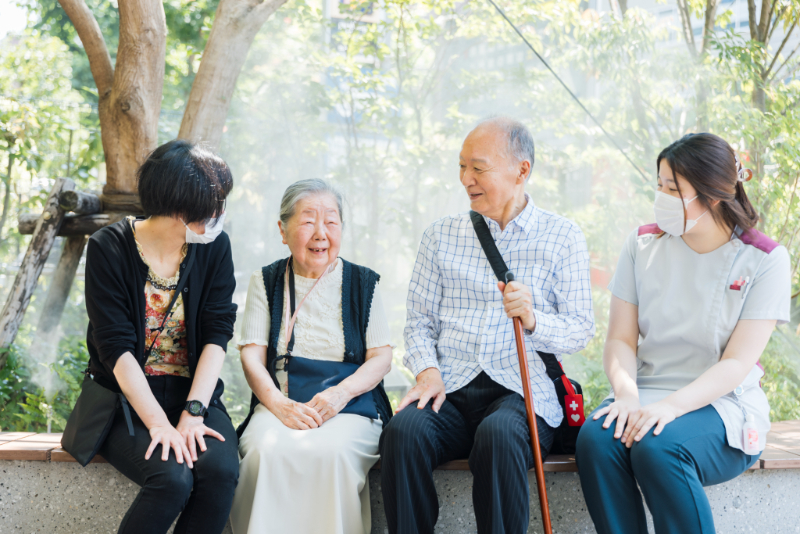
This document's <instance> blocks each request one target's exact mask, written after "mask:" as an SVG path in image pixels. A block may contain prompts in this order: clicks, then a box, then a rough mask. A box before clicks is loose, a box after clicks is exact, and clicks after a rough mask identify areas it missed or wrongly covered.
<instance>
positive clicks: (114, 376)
mask: <svg viewBox="0 0 800 534" xmlns="http://www.w3.org/2000/svg"><path fill="white" fill-rule="evenodd" d="M232 187H233V178H232V177H231V173H230V170H229V169H228V166H227V165H226V164H225V162H224V161H222V159H220V158H219V157H217V156H215V155H214V154H212V153H210V152H208V151H206V150H204V149H202V148H199V147H197V146H194V145H192V144H191V143H189V142H186V141H180V140H178V141H171V142H169V143H166V144H164V145H162V146H160V147H159V148H157V149H156V150H155V151H154V152H153V153H152V154H151V155H150V157H149V158H148V159H147V161H146V162H145V163H144V164H143V165H142V167H141V168H140V169H139V196H140V198H141V202H142V207H143V209H144V212H145V214H146V215H147V218H136V219H135V218H133V217H129V218H127V219H125V220H122V221H120V222H118V223H115V224H112V225H110V226H108V227H106V228H103V229H102V230H100V231H99V232H97V233H95V234H94V235H93V236H92V237H91V239H90V240H89V245H88V249H87V253H86V310H87V312H88V314H89V329H88V334H87V346H88V349H89V355H90V371H91V374H93V375H94V379H95V381H97V382H98V383H100V384H101V385H103V386H105V387H106V388H108V389H111V390H113V391H122V393H124V394H125V396H126V397H127V399H128V402H129V403H130V406H131V408H132V409H133V410H132V411H133V413H132V414H131V415H132V417H131V419H132V423H133V430H134V436H131V435H129V430H128V424H127V421H126V417H125V416H124V413H123V411H122V409H121V408H120V410H119V412H118V413H117V415H116V417H115V419H114V423H113V426H112V428H111V431H110V432H109V434H108V437H107V438H106V440H105V442H104V443H103V445H102V447H101V448H100V450H99V454H101V455H102V456H103V457H104V458H105V459H106V460H107V461H108V462H109V463H110V464H111V465H113V466H114V467H115V468H116V469H118V470H119V471H120V472H121V473H123V474H124V475H125V476H127V477H128V478H130V479H131V480H133V481H134V482H136V483H137V484H139V485H140V486H142V488H141V490H140V491H139V495H138V496H137V497H136V500H135V501H134V502H133V504H132V505H131V507H130V508H129V509H128V512H127V514H125V517H124V518H123V520H122V523H121V525H120V528H119V532H121V533H135V534H141V533H148V534H156V533H162V532H166V531H167V530H168V529H169V527H170V525H171V524H172V523H173V521H174V520H175V518H176V517H177V516H178V514H180V519H179V520H178V523H177V526H176V527H175V532H176V533H204V534H211V533H219V532H222V530H223V529H224V527H225V523H226V521H227V518H228V514H229V512H230V507H231V502H232V499H233V493H234V490H235V488H236V482H237V479H238V472H239V469H238V456H237V438H236V433H235V431H234V429H233V425H232V423H231V420H230V418H229V417H228V414H227V412H226V411H225V408H224V406H223V405H222V400H221V399H220V397H221V395H222V391H223V384H222V381H221V380H220V379H219V374H220V370H221V369H222V363H223V359H224V357H225V351H226V348H227V343H228V341H229V340H230V338H231V337H232V335H233V325H234V322H235V320H236V305H235V304H233V303H232V302H231V296H232V294H233V290H234V287H235V285H236V284H235V280H234V276H233V261H232V259H231V246H230V240H229V239H228V236H227V235H226V234H225V233H224V232H222V231H221V230H222V223H223V220H224V215H225V214H224V205H225V197H226V196H227V194H228V193H229V192H230V190H231V188H232ZM170 304H172V306H171V308H170ZM159 446H160V450H159ZM181 512H183V513H181Z"/></svg>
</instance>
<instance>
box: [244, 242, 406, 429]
mask: <svg viewBox="0 0 800 534" xmlns="http://www.w3.org/2000/svg"><path fill="white" fill-rule="evenodd" d="M287 260H288V258H285V259H282V260H278V261H276V262H275V263H273V264H271V265H268V266H266V267H264V268H263V269H262V276H263V277H264V288H266V290H267V303H268V306H269V313H270V321H271V323H270V328H269V340H268V341H269V345H268V346H267V369H271V368H272V362H273V361H274V360H275V358H277V357H278V353H277V348H276V347H277V346H278V336H279V335H280V331H281V321H282V319H283V278H284V274H285V273H286V262H287ZM342 266H343V271H342V324H343V328H344V361H345V362H349V363H356V364H358V365H361V364H363V363H364V361H365V360H366V354H367V349H366V346H367V325H368V324H369V315H370V309H371V308H372V295H373V294H374V293H375V286H376V285H377V284H378V281H379V280H380V278H381V277H380V275H379V274H378V273H376V272H375V271H373V270H372V269H369V268H367V267H362V266H360V265H356V264H354V263H350V262H349V261H346V260H344V259H343V260H342ZM270 376H272V380H273V381H274V382H275V385H276V386H277V384H278V380H277V379H276V377H275V376H274V375H272V373H270ZM372 395H373V397H374V399H375V408H376V409H377V411H378V415H380V416H381V421H382V422H383V424H384V425H386V423H387V422H388V421H389V419H390V418H391V416H392V407H391V404H390V403H389V398H388V397H387V396H386V391H385V390H384V389H383V381H381V383H380V384H378V385H377V387H376V388H375V389H373V390H372ZM257 405H258V398H257V397H256V396H255V394H254V395H253V396H252V399H251V400H250V413H249V414H248V415H247V419H245V420H244V422H243V423H242V424H241V425H239V428H237V429H236V433H237V434H238V435H239V437H241V436H242V433H243V432H244V429H245V428H246V427H247V424H248V423H249V422H250V418H251V417H252V416H253V411H254V410H255V409H256V406H257Z"/></svg>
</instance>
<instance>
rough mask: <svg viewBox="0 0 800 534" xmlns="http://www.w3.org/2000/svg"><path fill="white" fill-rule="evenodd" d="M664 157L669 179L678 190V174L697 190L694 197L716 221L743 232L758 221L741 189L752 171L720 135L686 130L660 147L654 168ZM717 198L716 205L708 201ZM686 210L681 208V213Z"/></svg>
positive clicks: (659, 165)
mask: <svg viewBox="0 0 800 534" xmlns="http://www.w3.org/2000/svg"><path fill="white" fill-rule="evenodd" d="M662 160H665V161H666V162H667V163H669V166H670V167H671V168H672V179H673V180H675V186H676V187H677V188H678V193H680V194H681V196H683V194H682V193H681V188H680V185H678V177H677V176H676V175H678V174H680V175H681V176H683V177H684V178H686V180H687V181H688V182H689V183H690V184H692V187H694V189H695V191H697V200H698V201H699V202H700V203H701V204H702V205H703V206H705V207H706V208H707V209H708V210H709V211H710V212H711V216H712V217H713V218H714V220H715V221H716V222H717V223H720V222H723V223H724V224H725V225H726V226H728V227H730V228H731V229H733V228H735V227H737V226H738V227H739V228H741V229H742V231H744V232H746V231H747V230H750V229H751V228H753V227H755V225H756V224H758V213H757V212H756V209H755V208H754V207H753V205H752V204H751V203H750V200H749V199H748V198H747V193H745V191H744V181H739V177H740V176H741V177H742V179H743V180H745V181H746V180H749V177H750V176H752V172H751V171H750V170H749V169H744V168H742V166H741V162H740V161H739V159H738V157H737V156H736V152H735V151H734V150H733V147H731V145H729V144H728V142H727V141H725V140H724V139H723V138H721V137H719V136H717V135H714V134H710V133H698V134H687V135H684V136H683V137H681V138H680V139H678V140H677V141H675V142H674V143H672V144H671V145H669V146H668V147H667V148H665V149H664V150H662V151H661V154H659V155H658V159H657V160H656V172H658V170H659V169H660V167H661V161H662ZM715 200H719V204H717V206H715V207H712V206H711V203H712V202H714V201H715ZM685 213H686V211H685V210H684V217H685Z"/></svg>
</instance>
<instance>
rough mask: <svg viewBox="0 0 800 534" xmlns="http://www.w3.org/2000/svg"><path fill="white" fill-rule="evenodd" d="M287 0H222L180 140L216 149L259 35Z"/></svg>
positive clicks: (190, 98) (196, 79)
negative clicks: (199, 143)
mask: <svg viewBox="0 0 800 534" xmlns="http://www.w3.org/2000/svg"><path fill="white" fill-rule="evenodd" d="M285 2H286V0H220V3H219V7H217V13H216V15H215V17H214V25H213V26H212V27H211V35H210V36H209V38H208V44H206V48H205V51H204V52H203V59H202V61H201V62H200V69H199V70H198V72H197V76H196V77H195V79H194V83H193V84H192V92H191V94H190V95H189V102H188V103H187V104H186V111H185V112H184V114H183V121H182V122H181V129H180V132H179V133H178V137H179V138H181V139H188V140H190V141H194V142H199V141H202V142H203V143H205V144H206V145H208V146H210V147H212V148H216V147H218V146H219V141H220V139H221V138H222V129H223V127H224V125H225V117H226V116H227V115H228V108H229V107H230V101H231V97H232V96H233V90H234V88H235V86H236V80H237V79H238V78H239V73H240V72H241V70H242V66H243V65H244V62H245V59H246V58H247V51H248V50H249V48H250V45H251V44H252V42H253V39H254V38H255V35H256V33H257V32H258V30H259V29H260V28H261V26H262V25H263V24H264V22H265V21H266V20H267V19H268V18H269V16H270V15H272V13H274V12H275V10H277V9H278V8H279V7H280V6H282V5H283V4H284V3H285Z"/></svg>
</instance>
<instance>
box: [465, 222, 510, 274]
mask: <svg viewBox="0 0 800 534" xmlns="http://www.w3.org/2000/svg"><path fill="white" fill-rule="evenodd" d="M469 218H470V219H471V220H472V227H473V228H475V233H476V234H478V241H480V242H481V248H482V249H483V253H484V254H486V259H487V260H489V265H491V266H492V270H493V271H494V275H495V276H496V277H497V279H498V280H499V281H501V282H505V283H508V279H507V275H508V272H509V270H508V266H507V265H506V262H505V261H504V260H503V255H502V254H500V251H499V250H497V243H495V242H494V239H493V238H492V232H491V231H490V230H489V225H487V224H486V220H485V219H484V218H483V215H481V214H480V213H478V212H477V211H472V210H470V212H469ZM512 277H513V273H512Z"/></svg>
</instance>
